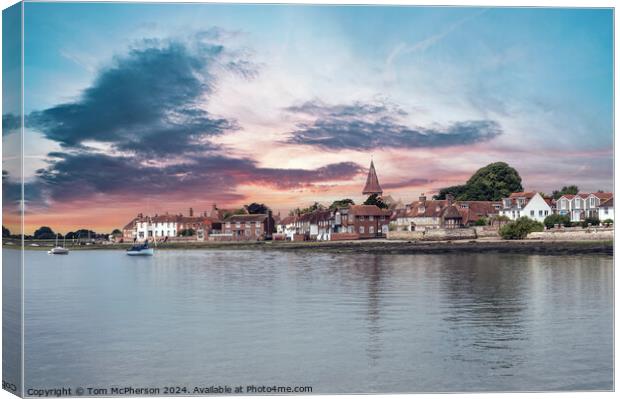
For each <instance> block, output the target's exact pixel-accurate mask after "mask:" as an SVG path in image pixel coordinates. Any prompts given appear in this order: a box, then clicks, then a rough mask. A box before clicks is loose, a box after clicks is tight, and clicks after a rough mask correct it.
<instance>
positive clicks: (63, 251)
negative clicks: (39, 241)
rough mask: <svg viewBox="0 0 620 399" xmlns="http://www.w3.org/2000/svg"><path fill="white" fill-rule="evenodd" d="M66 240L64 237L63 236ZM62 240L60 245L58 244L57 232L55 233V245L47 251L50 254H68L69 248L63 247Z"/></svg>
mask: <svg viewBox="0 0 620 399" xmlns="http://www.w3.org/2000/svg"><path fill="white" fill-rule="evenodd" d="M65 241H66V238H65ZM65 241H63V244H62V246H59V245H58V234H56V246H55V247H54V248H52V249H50V250H49V251H47V253H48V254H50V255H69V250H68V249H67V248H65V244H64V242H65Z"/></svg>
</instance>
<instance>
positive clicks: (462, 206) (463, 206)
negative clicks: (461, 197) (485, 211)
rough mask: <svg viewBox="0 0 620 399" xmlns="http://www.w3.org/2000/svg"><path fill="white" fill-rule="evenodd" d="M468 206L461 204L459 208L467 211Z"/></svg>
mask: <svg viewBox="0 0 620 399" xmlns="http://www.w3.org/2000/svg"><path fill="white" fill-rule="evenodd" d="M468 207H469V206H468V205H467V204H461V208H463V209H467V208H468Z"/></svg>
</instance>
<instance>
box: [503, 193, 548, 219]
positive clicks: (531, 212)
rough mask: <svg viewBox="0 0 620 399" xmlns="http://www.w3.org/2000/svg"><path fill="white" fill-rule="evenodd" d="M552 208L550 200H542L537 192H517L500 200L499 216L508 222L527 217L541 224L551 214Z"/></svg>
mask: <svg viewBox="0 0 620 399" xmlns="http://www.w3.org/2000/svg"><path fill="white" fill-rule="evenodd" d="M552 207H553V201H552V199H551V198H543V196H542V195H540V193H538V192H535V191H531V192H518V193H512V194H510V196H509V197H508V198H504V199H503V200H502V209H501V211H500V215H502V216H506V217H508V218H509V219H510V220H516V219H519V218H520V217H522V216H527V217H528V218H530V219H533V220H537V221H539V222H542V221H544V220H545V218H546V217H547V216H549V215H551V214H552V213H553V208H552Z"/></svg>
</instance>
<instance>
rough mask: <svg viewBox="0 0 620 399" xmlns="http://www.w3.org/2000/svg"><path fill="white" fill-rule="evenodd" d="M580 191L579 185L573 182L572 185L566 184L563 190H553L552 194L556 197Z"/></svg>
mask: <svg viewBox="0 0 620 399" xmlns="http://www.w3.org/2000/svg"><path fill="white" fill-rule="evenodd" d="M578 193H579V187H577V186H576V185H574V184H572V185H570V186H564V187H562V189H561V190H553V193H552V196H553V198H555V199H558V198H560V197H561V196H563V195H565V194H572V195H575V194H578Z"/></svg>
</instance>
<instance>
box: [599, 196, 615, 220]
mask: <svg viewBox="0 0 620 399" xmlns="http://www.w3.org/2000/svg"><path fill="white" fill-rule="evenodd" d="M598 218H599V219H600V220H601V222H603V221H605V220H608V219H611V220H614V197H611V198H608V199H606V200H605V201H602V202H601V205H600V206H599V210H598Z"/></svg>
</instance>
